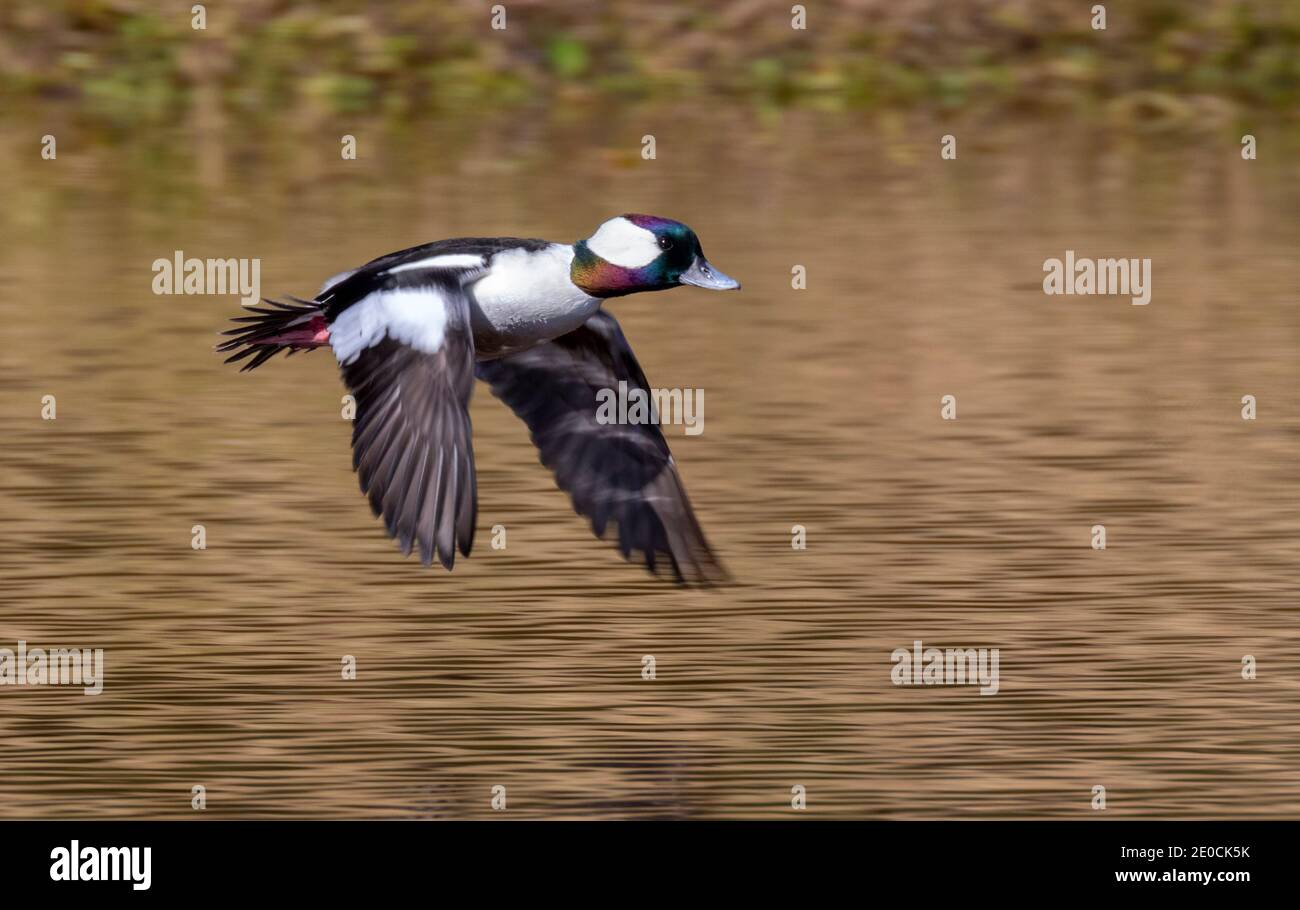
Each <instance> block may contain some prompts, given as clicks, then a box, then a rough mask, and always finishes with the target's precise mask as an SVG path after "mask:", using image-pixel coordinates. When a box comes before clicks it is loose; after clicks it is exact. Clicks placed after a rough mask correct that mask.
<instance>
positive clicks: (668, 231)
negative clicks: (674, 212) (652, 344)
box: [569, 215, 740, 297]
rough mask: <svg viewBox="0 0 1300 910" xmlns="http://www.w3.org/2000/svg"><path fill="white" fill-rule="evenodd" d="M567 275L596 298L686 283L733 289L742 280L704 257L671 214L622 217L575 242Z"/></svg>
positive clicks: (696, 240) (690, 233)
mask: <svg viewBox="0 0 1300 910" xmlns="http://www.w3.org/2000/svg"><path fill="white" fill-rule="evenodd" d="M569 277H570V279H571V280H572V281H573V283H574V284H575V285H577V286H578V287H580V288H581V289H582V290H583V291H585V292H586V293H588V294H590V295H591V296H593V297H621V296H623V295H624V294H636V293H639V292H641V291H666V290H668V289H669V288H675V287H678V286H679V285H683V284H691V285H694V286H695V287H697V288H708V289H709V290H713V291H732V290H737V289H739V287H740V282H739V281H737V280H736V279H734V278H728V277H727V276H726V275H724V274H722V273H721V272H719V271H718V270H717V269H715V268H714V267H713V266H712V265H710V264H709V261H708V260H707V259H705V258H704V252H703V251H702V250H701V249H700V240H699V238H698V237H696V236H695V232H694V231H692V230H691V229H690V228H688V227H687V226H686V225H684V224H682V223H681V222H680V221H673V220H672V219H671V218H659V217H657V216H655V215H619V216H618V217H616V218H611V219H609V220H608V221H606V222H605V223H604V224H602V225H601V226H600V227H599V228H597V229H596V233H594V234H592V235H591V236H590V237H588V238H587V239H586V240H579V241H578V242H577V243H575V244H574V245H573V265H572V266H571V267H570V270H569Z"/></svg>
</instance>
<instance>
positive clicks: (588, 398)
mask: <svg viewBox="0 0 1300 910" xmlns="http://www.w3.org/2000/svg"><path fill="white" fill-rule="evenodd" d="M681 284H694V285H697V286H700V287H706V288H711V289H718V290H725V289H733V288H738V287H739V285H738V283H737V282H735V281H734V280H732V279H730V278H727V277H726V276H725V275H722V274H721V273H720V272H717V271H716V270H715V269H713V267H712V266H711V265H710V264H709V263H708V261H707V260H706V259H704V256H703V252H702V251H701V250H700V246H699V241H698V239H696V237H695V235H694V233H693V232H692V231H691V230H690V228H688V227H686V226H685V225H683V224H681V223H680V222H676V221H672V220H670V219H664V218H658V217H655V216H646V215H623V216H618V217H616V218H612V219H609V220H608V221H606V222H605V223H604V224H602V225H601V226H600V228H599V229H598V230H597V231H596V233H595V234H593V235H592V236H591V237H589V238H587V239H586V240H581V241H578V242H577V243H575V244H564V243H553V242H549V241H545V240H532V239H522V238H514V237H492V238H484V237H476V238H457V239H452V240H440V241H436V242H434V243H428V244H424V245H421V246H416V247H411V248H409V249H405V250H401V251H398V252H395V253H390V254H388V255H385V256H381V257H379V258H377V259H374V260H372V261H370V262H368V263H366V264H365V265H363V266H361V267H360V268H357V269H353V270H350V271H347V272H343V273H340V274H338V275H335V276H334V277H333V278H330V279H329V280H327V281H326V282H325V284H324V286H323V287H322V288H321V291H320V293H318V294H317V295H316V297H315V298H314V299H313V300H310V301H308V300H299V299H297V298H293V299H292V300H293V302H277V301H266V302H265V306H263V307H261V308H253V309H252V312H253V313H254V315H252V316H246V317H243V318H242V319H238V320H236V321H237V322H240V323H241V326H240V327H238V328H235V329H232V330H230V331H229V332H227V333H226V334H227V335H231V336H233V337H232V338H230V339H229V340H228V341H226V342H224V343H223V344H221V345H219V346H218V350H219V351H223V352H230V357H229V358H228V362H229V361H241V360H246V361H247V362H246V363H245V364H244V366H243V369H245V370H248V369H252V368H254V367H257V366H260V365H261V364H262V363H264V362H265V361H266V360H268V359H270V358H271V357H272V356H274V355H275V354H276V353H278V352H279V351H286V352H287V353H289V354H292V353H295V352H297V351H299V350H309V349H312V348H316V347H324V346H327V345H328V346H329V347H330V348H331V349H332V350H333V353H334V355H335V357H336V359H337V360H338V363H339V366H340V369H341V371H342V374H343V380H344V382H345V384H346V385H347V386H348V388H349V389H350V390H351V392H352V394H353V395H354V397H355V399H356V402H357V417H356V420H355V422H354V424H353V438H352V442H353V446H352V447H353V467H354V468H355V469H356V471H357V474H358V478H359V480H360V483H361V488H362V491H363V492H364V493H365V494H366V495H367V497H368V499H369V500H370V504H371V507H372V509H373V511H374V512H375V514H376V515H377V516H379V517H381V518H383V519H384V522H385V527H386V529H387V531H388V533H389V535H390V536H392V537H394V538H395V539H396V540H397V542H398V545H399V548H400V549H401V550H402V552H403V553H408V554H409V553H410V552H411V551H412V550H413V549H414V548H416V547H418V549H419V551H420V555H421V559H422V561H423V562H425V563H426V564H428V563H430V562H431V561H432V559H433V557H434V556H435V555H436V556H437V558H438V560H439V561H440V562H441V563H442V564H443V565H444V566H445V567H446V568H448V569H450V568H451V567H452V565H453V563H454V557H455V551H456V550H457V549H459V550H460V552H461V553H462V554H463V555H466V556H468V555H469V552H470V546H471V544H472V541H473V535H474V525H475V521H476V514H477V488H476V477H475V471H474V461H473V446H472V432H471V427H470V421H469V413H468V403H469V398H470V395H471V393H472V388H473V383H474V379H475V378H478V379H480V380H482V381H484V382H486V383H488V384H489V385H490V386H491V388H492V391H493V393H494V394H495V395H496V396H497V397H498V398H501V399H502V400H503V401H505V403H506V404H507V405H509V406H510V407H511V409H512V410H514V411H515V413H516V414H517V415H518V416H519V417H520V418H521V419H523V420H524V422H525V423H526V424H527V425H528V427H529V429H530V431H531V434H532V439H533V442H534V444H535V445H536V446H537V447H538V449H539V453H540V457H541V460H542V463H543V464H545V465H546V466H547V467H549V468H550V469H551V470H552V471H553V472H554V474H555V477H556V482H557V484H558V485H559V486H560V487H561V489H563V490H565V491H566V492H568V493H569V494H570V496H571V498H572V500H573V505H574V508H575V510H577V511H578V512H579V513H580V514H583V515H584V516H585V517H587V518H588V519H589V520H590V522H591V525H592V530H593V532H594V533H595V534H596V535H597V536H600V537H605V536H611V537H612V536H615V535H616V537H617V543H618V546H619V549H620V551H621V552H622V553H623V555H624V557H625V558H631V557H632V554H633V553H636V554H639V557H640V558H641V559H643V560H644V561H645V564H646V567H647V568H648V569H650V570H651V571H652V572H655V573H656V574H658V573H659V572H661V571H662V572H665V573H667V574H670V575H671V576H672V577H673V578H674V579H675V580H677V581H678V582H682V583H701V584H709V583H712V582H715V581H718V580H720V579H721V578H723V577H725V571H724V570H723V569H722V567H721V565H720V564H719V563H718V562H717V560H716V558H715V557H714V556H713V553H712V550H711V549H710V548H709V546H708V544H707V542H706V541H705V540H704V537H703V533H702V532H701V531H700V529H699V525H698V523H697V522H696V520H695V517H694V514H693V512H692V511H691V508H690V505H689V503H688V502H687V500H686V497H685V491H684V489H682V487H681V483H680V479H679V478H678V476H677V471H676V466H675V464H674V463H673V460H672V456H671V454H670V453H669V451H668V446H667V443H666V442H665V441H664V439H663V434H662V433H661V432H660V430H659V428H658V426H656V425H653V424H641V425H635V426H619V425H604V424H601V423H599V422H598V421H597V420H596V394H597V392H598V391H600V390H601V389H604V388H613V387H616V386H617V384H618V383H619V382H627V383H629V384H630V385H634V386H640V387H642V388H647V389H648V384H647V382H646V380H645V376H644V374H643V373H642V372H641V369H640V366H639V365H638V364H637V363H636V359H635V357H634V356H633V354H632V351H631V348H630V346H629V345H628V343H627V341H626V338H625V337H624V336H623V333H622V331H621V329H620V328H619V326H618V323H617V321H616V320H615V319H614V317H613V316H612V315H610V314H609V313H607V312H605V311H604V310H603V309H602V305H603V303H604V302H605V300H607V299H609V298H612V297H622V296H626V295H628V294H633V293H639V292H644V291H654V290H666V289H668V288H670V287H676V286H679V285H681Z"/></svg>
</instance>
